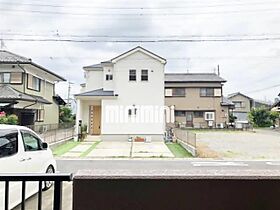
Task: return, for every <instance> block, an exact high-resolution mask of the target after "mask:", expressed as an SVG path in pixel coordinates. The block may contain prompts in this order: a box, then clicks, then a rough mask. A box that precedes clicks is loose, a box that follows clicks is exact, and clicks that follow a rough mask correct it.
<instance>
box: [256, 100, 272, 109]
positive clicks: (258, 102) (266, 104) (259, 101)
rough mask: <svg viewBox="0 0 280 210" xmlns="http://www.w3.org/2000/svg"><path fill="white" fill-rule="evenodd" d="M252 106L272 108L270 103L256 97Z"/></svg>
mask: <svg viewBox="0 0 280 210" xmlns="http://www.w3.org/2000/svg"><path fill="white" fill-rule="evenodd" d="M253 100H254V101H253V107H254V108H266V109H271V108H272V103H270V102H267V101H261V100H257V99H253Z"/></svg>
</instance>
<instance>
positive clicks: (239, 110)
mask: <svg viewBox="0 0 280 210" xmlns="http://www.w3.org/2000/svg"><path fill="white" fill-rule="evenodd" d="M227 98H228V99H229V100H231V101H232V103H233V104H234V106H235V109H234V110H233V115H234V116H235V117H236V118H237V119H236V121H244V122H245V121H248V113H249V112H250V111H251V109H252V107H253V106H254V99H252V98H250V97H249V96H246V95H244V94H242V93H240V92H237V93H232V94H229V95H228V97H227Z"/></svg>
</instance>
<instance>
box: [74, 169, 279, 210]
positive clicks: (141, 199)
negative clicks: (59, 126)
mask: <svg viewBox="0 0 280 210" xmlns="http://www.w3.org/2000/svg"><path fill="white" fill-rule="evenodd" d="M154 172H155V171H152V172H151V173H149V172H147V171H146V174H141V175H139V174H137V173H135V174H131V175H129V174H127V172H115V173H113V174H112V172H109V173H108V172H107V174H106V172H104V173H98V171H95V172H90V173H89V172H86V173H84V172H80V173H78V174H77V175H76V176H75V178H74V183H73V210H93V209H97V210H143V209H145V210H156V209H160V210H275V209H279V204H280V201H279V195H280V177H279V176H277V177H264V176H250V175H249V176H242V175H240V176H209V175H203V176H200V175H197V176H196V175H176V174H169V175H166V171H165V175H164V173H162V175H155V176H154V175H152V174H153V173H154ZM249 174H250V173H249Z"/></svg>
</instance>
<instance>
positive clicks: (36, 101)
mask: <svg viewBox="0 0 280 210" xmlns="http://www.w3.org/2000/svg"><path fill="white" fill-rule="evenodd" d="M37 103H38V100H35V102H34V103H32V104H29V105H27V106H24V107H23V109H26V108H28V107H30V106H33V105H35V104H37Z"/></svg>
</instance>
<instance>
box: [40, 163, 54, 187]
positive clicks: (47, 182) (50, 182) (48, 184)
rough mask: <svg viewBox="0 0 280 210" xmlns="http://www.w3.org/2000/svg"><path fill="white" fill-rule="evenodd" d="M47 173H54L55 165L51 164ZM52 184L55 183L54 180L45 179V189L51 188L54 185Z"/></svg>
mask: <svg viewBox="0 0 280 210" xmlns="http://www.w3.org/2000/svg"><path fill="white" fill-rule="evenodd" d="M46 173H47V174H53V173H54V169H53V167H52V166H49V167H48V168H47V170H46ZM52 185H53V182H52V181H45V182H44V188H43V191H46V190H48V189H50V188H51V187H52Z"/></svg>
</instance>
